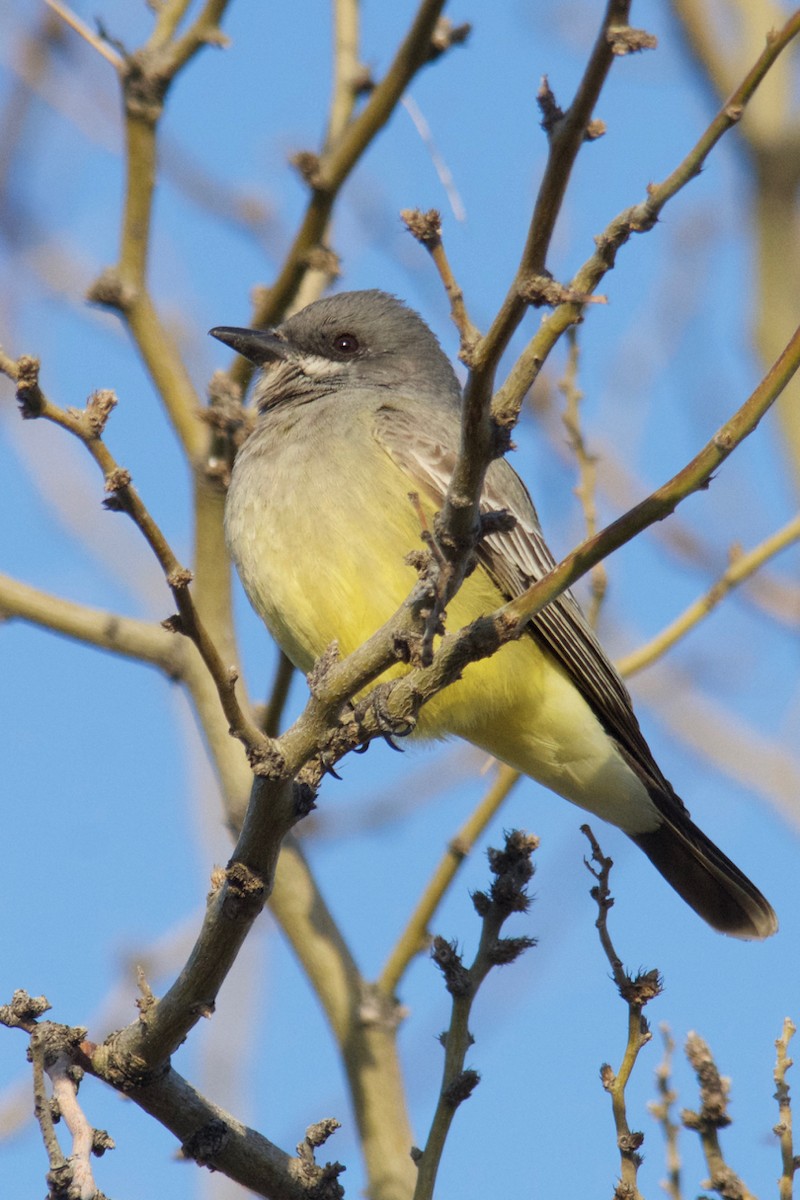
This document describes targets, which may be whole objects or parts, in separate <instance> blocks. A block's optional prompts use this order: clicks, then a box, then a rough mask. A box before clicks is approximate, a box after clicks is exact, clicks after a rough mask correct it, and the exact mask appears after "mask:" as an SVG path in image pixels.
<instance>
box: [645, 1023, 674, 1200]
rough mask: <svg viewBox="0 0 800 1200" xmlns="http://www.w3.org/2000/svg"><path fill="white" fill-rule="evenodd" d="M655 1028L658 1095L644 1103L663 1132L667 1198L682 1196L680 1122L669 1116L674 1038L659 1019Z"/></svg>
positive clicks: (671, 1098)
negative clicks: (659, 1047)
mask: <svg viewBox="0 0 800 1200" xmlns="http://www.w3.org/2000/svg"><path fill="white" fill-rule="evenodd" d="M659 1028H660V1030H661V1036H662V1038H663V1042H664V1057H663V1059H662V1060H661V1062H660V1064H659V1066H658V1067H657V1068H656V1083H657V1086H658V1095H659V1099H658V1100H652V1101H651V1102H650V1103H649V1104H648V1105H647V1107H648V1109H649V1110H650V1112H651V1113H652V1114H653V1116H654V1117H655V1119H656V1120H657V1121H658V1123H659V1125H660V1126H661V1130H662V1133H663V1134H664V1144H665V1146H666V1155H667V1178H666V1181H665V1182H664V1183H663V1184H662V1185H661V1186H662V1187H663V1188H664V1191H665V1192H666V1193H667V1195H668V1196H669V1197H670V1200H683V1193H682V1191H681V1156H680V1153H679V1151H678V1134H679V1133H680V1125H678V1124H677V1123H676V1122H675V1121H673V1119H672V1106H673V1105H674V1104H675V1102H676V1101H677V1099H678V1093H677V1092H676V1091H675V1089H674V1088H673V1086H672V1056H673V1054H674V1053H675V1042H674V1040H673V1038H672V1035H671V1033H670V1030H669V1026H668V1025H667V1024H666V1023H664V1022H662V1024H661V1025H660V1026H659Z"/></svg>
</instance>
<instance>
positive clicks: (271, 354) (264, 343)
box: [208, 325, 289, 367]
mask: <svg viewBox="0 0 800 1200" xmlns="http://www.w3.org/2000/svg"><path fill="white" fill-rule="evenodd" d="M208 332H209V334H210V336H211V337H214V338H216V339H217V341H219V342H224V343H225V345H226V346H230V348H231V350H235V351H236V353H237V354H241V355H242V357H243V358H248V359H249V360H250V362H251V363H255V365H256V366H257V367H263V365H264V363H268V362H275V361H276V360H277V359H280V358H286V356H287V354H288V352H289V347H288V346H287V345H286V342H283V341H281V339H280V338H279V337H277V335H276V334H274V333H272V331H271V330H269V329H237V328H236V327H235V326H233V325H217V327H216V328H215V329H209V331H208Z"/></svg>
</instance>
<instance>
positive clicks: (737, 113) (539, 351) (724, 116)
mask: <svg viewBox="0 0 800 1200" xmlns="http://www.w3.org/2000/svg"><path fill="white" fill-rule="evenodd" d="M798 33H800V11H798V12H795V13H794V14H793V15H792V16H791V17H790V18H789V20H788V21H787V22H786V24H785V25H784V26H783V28H782V29H781V30H779V31H778V32H777V33H775V34H773V35H771V36H770V37H769V38H768V39H767V44H766V46H765V48H764V50H763V52H762V53H761V54H760V55H759V57H758V59H757V60H756V62H755V63H754V64H753V66H752V67H751V68H750V70H749V71H748V72H747V74H746V76H745V77H744V79H743V80H742V82H741V83H740V84H739V86H738V87H737V88H736V89H735V91H734V92H733V93H732V94H731V96H730V97H729V99H728V100H727V101H726V103H725V104H724V105H723V106H722V108H721V109H720V111H719V112H718V113H717V115H716V117H715V118H714V120H713V121H712V122H711V124H710V125H709V126H708V127H707V129H706V130H705V132H704V133H703V134H702V136H701V137H700V139H699V140H698V141H697V142H696V144H695V145H694V146H693V148H692V149H691V150H690V151H689V153H688V154H687V155H686V157H685V158H684V159H683V161H682V162H681V163H680V164H679V165H678V166H677V167H676V168H675V170H674V171H673V172H672V173H671V174H670V175H669V176H668V177H667V178H666V179H665V180H664V181H663V182H662V183H660V184H651V185H650V186H649V187H648V188H647V196H646V198H645V199H644V200H643V201H641V203H639V204H635V205H633V206H631V207H630V208H626V209H624V210H623V211H622V212H621V213H619V214H618V215H617V216H616V217H615V218H614V219H613V221H611V222H610V223H609V224H608V225H607V226H606V228H605V230H604V231H603V233H602V234H600V235H599V237H597V238H595V242H596V246H597V249H596V250H595V252H594V254H593V255H592V256H591V258H589V259H587V261H586V262H585V263H584V264H583V266H582V267H581V268H580V269H579V270H578V272H577V273H576V274H575V276H574V277H573V278H572V280H571V281H570V284H569V288H570V290H571V291H574V292H576V293H578V294H579V295H590V294H592V293H593V292H594V291H595V290H596V288H597V286H598V284H599V283H600V281H601V279H602V278H603V277H604V275H605V274H606V273H607V272H608V271H609V270H611V268H612V267H613V266H614V262H615V260H616V255H617V252H618V251H619V250H620V248H621V247H622V246H623V245H625V243H626V242H628V241H629V239H630V238H631V236H632V235H633V234H634V233H645V232H647V231H648V230H650V229H653V228H654V226H655V225H656V223H657V221H658V217H659V215H660V213H661V211H662V209H663V208H664V206H665V205H666V204H667V203H668V202H669V201H670V200H671V199H672V198H673V197H674V196H676V195H677V194H678V192H680V191H681V189H682V188H684V187H685V186H686V185H687V183H689V182H690V181H691V180H692V179H694V178H695V177H696V176H697V175H699V174H700V172H701V170H702V168H703V165H704V163H705V161H706V159H707V158H708V155H709V154H710V153H711V151H712V150H713V148H714V147H715V146H716V144H717V142H718V141H719V140H720V138H722V137H723V136H724V135H725V134H726V133H727V132H728V130H730V129H732V128H733V126H734V125H736V124H737V123H738V122H739V120H740V118H741V116H742V114H743V112H744V109H745V107H746V106H747V104H748V103H749V102H750V100H751V99H752V98H753V96H754V94H755V92H756V90H757V89H758V86H759V84H760V83H761V82H762V80H763V79H764V77H765V75H766V74H767V73H768V72H769V70H770V68H771V67H772V65H773V63H774V62H775V61H776V59H777V58H778V57H779V55H780V54H781V53H782V52H783V51H784V50H785V49H786V48H787V46H789V45H790V44H791V42H792V41H793V40H794V38H796V37H797V35H798ZM582 312H583V305H582V304H581V303H577V302H574V301H568V302H565V303H563V304H559V305H558V307H557V308H556V309H555V310H554V311H553V312H552V313H551V314H550V316H548V317H547V318H545V320H544V321H543V322H542V324H541V325H540V326H539V329H538V330H537V332H536V334H535V335H534V337H533V338H532V339H531V340H530V342H529V343H528V345H527V346H526V348H525V350H523V352H522V354H521V355H520V357H519V358H518V359H517V361H516V363H515V364H514V366H513V367H512V369H511V371H510V373H509V375H508V378H507V379H506V381H505V383H504V384H503V386H502V387H501V388H500V389H499V391H498V392H497V394H496V395H495V397H494V400H493V402H492V411H493V413H494V415H495V418H496V419H497V420H498V421H499V422H500V423H501V424H503V425H509V424H513V422H514V421H515V420H516V416H517V414H518V413H519V410H520V407H521V405H522V402H523V400H524V397H525V395H526V394H527V392H528V390H529V389H530V387H531V385H532V384H533V382H534V380H535V379H536V377H537V375H538V374H539V372H540V371H541V369H542V366H543V365H544V363H545V361H546V360H547V357H548V355H549V353H550V351H551V350H552V348H553V346H554V345H555V344H556V342H557V341H558V340H559V338H560V337H561V335H562V334H563V333H564V331H565V330H566V329H567V328H568V327H569V326H570V325H573V324H575V322H576V321H579V320H580V318H581V315H582ZM490 334H491V331H490ZM488 336H489V335H487V337H488Z"/></svg>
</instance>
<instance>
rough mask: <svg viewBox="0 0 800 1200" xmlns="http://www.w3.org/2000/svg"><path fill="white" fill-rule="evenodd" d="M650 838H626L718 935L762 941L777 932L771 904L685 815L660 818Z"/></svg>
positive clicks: (642, 834)
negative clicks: (675, 817)
mask: <svg viewBox="0 0 800 1200" xmlns="http://www.w3.org/2000/svg"><path fill="white" fill-rule="evenodd" d="M662 815H663V824H662V825H661V826H660V827H659V828H658V829H656V830H655V831H654V832H652V833H640V834H635V835H633V834H632V835H630V836H631V838H632V840H633V841H634V842H635V843H636V845H637V846H639V847H640V849H642V850H644V852H645V854H646V855H647V857H648V858H649V859H650V861H651V863H652V864H653V866H654V867H655V868H656V870H658V871H660V872H661V874H662V875H663V876H664V878H665V879H666V881H667V883H669V884H671V886H672V887H674V889H675V891H676V892H677V893H678V895H679V896H682V897H683V899H684V900H685V901H686V903H687V904H689V905H690V906H691V907H692V908H693V909H694V910H695V912H696V913H699V915H700V916H701V917H702V918H703V920H704V921H707V922H708V924H709V925H711V926H712V928H714V929H718V930H719V931H720V932H721V933H729V934H731V935H732V936H733V937H738V938H758V939H761V938H767V937H769V936H770V935H771V934H773V933H775V931H776V930H777V928H778V918H777V917H776V916H775V912H774V910H773V908H772V905H771V904H770V903H769V901H768V900H766V899H765V898H764V897H763V896H762V895H761V892H760V891H759V890H758V888H757V887H755V885H754V884H752V883H751V882H750V880H749V879H748V878H747V876H746V875H744V874H742V872H741V871H740V870H739V868H738V867H737V866H735V865H734V864H733V863H732V862H731V860H730V859H729V858H727V857H726V856H725V855H724V854H723V853H722V851H721V850H720V849H718V847H717V846H715V845H714V843H713V842H712V841H711V840H710V838H707V837H706V835H705V834H704V833H703V832H702V830H700V829H698V828H697V826H696V825H695V824H693V822H692V821H690V820H689V817H688V816H684V815H683V813H680V815H679V816H678V819H677V820H672V819H671V818H670V817H668V816H666V814H663V809H662Z"/></svg>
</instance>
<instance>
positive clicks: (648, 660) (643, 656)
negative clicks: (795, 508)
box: [617, 516, 800, 677]
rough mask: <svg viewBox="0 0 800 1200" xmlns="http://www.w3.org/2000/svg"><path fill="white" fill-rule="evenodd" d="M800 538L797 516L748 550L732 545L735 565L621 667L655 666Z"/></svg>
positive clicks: (628, 670)
mask: <svg viewBox="0 0 800 1200" xmlns="http://www.w3.org/2000/svg"><path fill="white" fill-rule="evenodd" d="M798 538H800V516H797V517H793V518H792V520H791V521H789V522H788V524H786V525H784V526H783V528H782V529H779V530H778V531H777V532H776V533H773V534H772V535H771V537H768V538H765V539H764V541H763V542H760V543H759V545H758V546H754V547H753V549H752V550H749V551H748V552H747V553H746V554H745V553H744V552H743V551H742V550H741V549H732V551H731V565H730V566H729V567H728V569H727V571H725V572H724V574H722V575H721V576H720V578H719V579H718V580H717V581H716V583H715V584H714V585H713V587H711V588H710V589H709V591H707V592H706V593H705V594H704V595H703V596H701V597H700V598H699V599H698V600H695V601H694V603H693V604H690V605H689V607H688V608H687V609H685V610H684V612H683V613H681V615H680V616H679V617H676V618H675V620H674V621H673V622H672V623H671V624H670V625H668V626H667V627H666V629H662V631H661V633H659V634H657V635H656V637H654V638H651V640H650V641H649V642H647V643H646V644H645V645H644V646H640V647H639V648H638V650H635V651H633V653H631V654H627V655H626V656H625V657H624V658H622V659H620V660H619V661H618V662H617V670H618V671H619V673H620V674H621V675H624V676H628V677H630V676H631V675H635V674H636V672H637V671H641V670H643V669H644V668H645V667H649V666H651V665H652V664H653V663H654V662H657V661H658V659H659V658H661V657H662V656H663V655H664V654H666V653H667V651H668V650H671V649H672V647H673V646H674V645H675V644H676V643H677V642H679V641H680V640H681V639H682V638H684V637H685V636H686V634H687V633H689V631H690V630H692V629H694V628H695V626H697V625H699V624H700V622H701V621H702V620H704V619H705V618H706V617H707V616H709V614H710V613H712V612H713V611H714V609H715V608H716V607H717V605H718V604H720V603H721V601H722V600H724V599H725V597H726V596H727V595H728V594H729V593H730V592H732V591H733V589H734V588H736V587H738V586H739V584H742V583H744V582H745V581H746V580H747V579H750V578H751V576H753V575H754V574H755V573H756V571H758V570H760V568H761V567H762V566H763V565H764V563H766V562H769V560H770V559H771V558H774V557H775V555H777V554H780V552H781V551H782V550H785V549H786V547H787V546H791V545H793V543H794V542H796V541H797V540H798Z"/></svg>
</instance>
